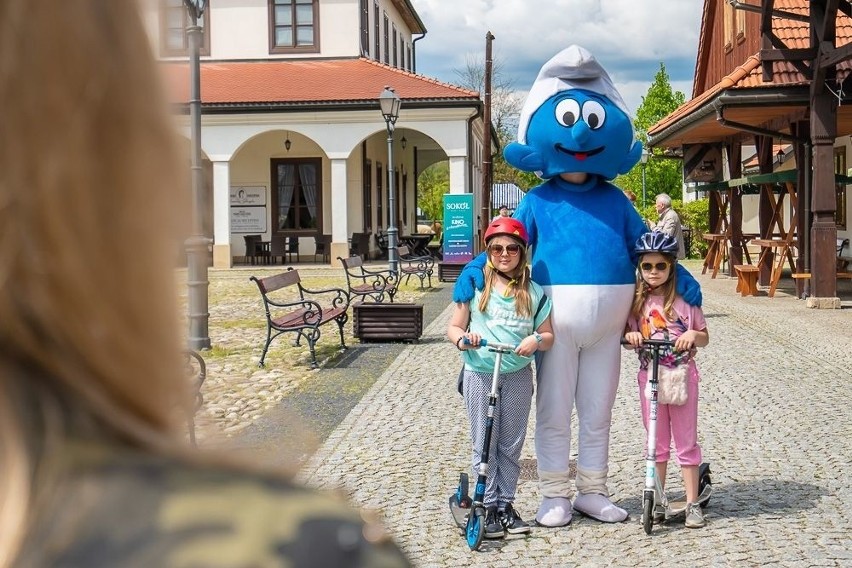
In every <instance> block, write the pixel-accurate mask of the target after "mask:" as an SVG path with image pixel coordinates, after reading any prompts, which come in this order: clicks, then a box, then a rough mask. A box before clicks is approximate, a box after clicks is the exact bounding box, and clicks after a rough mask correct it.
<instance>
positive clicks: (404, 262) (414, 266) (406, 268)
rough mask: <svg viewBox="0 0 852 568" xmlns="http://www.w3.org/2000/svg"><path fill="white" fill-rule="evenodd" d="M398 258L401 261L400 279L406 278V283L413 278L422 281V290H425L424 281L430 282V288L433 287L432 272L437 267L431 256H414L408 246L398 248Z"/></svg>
mask: <svg viewBox="0 0 852 568" xmlns="http://www.w3.org/2000/svg"><path fill="white" fill-rule="evenodd" d="M396 250H397V255H398V256H397V258H398V259H399V279H400V280H402V277H403V276H405V283H406V284H408V280H409V279H410V278H411V277H412V276H416V277H417V278H419V279H420V289H421V290H422V289H423V281H424V280H426V279H428V280H429V287H430V288H431V287H432V272H433V267H434V266H435V261H434V260H433V259H432V257H431V256H419V255H416V254H413V253H412V252H411V250H409V248H408V246H407V245H402V246H398V247H396Z"/></svg>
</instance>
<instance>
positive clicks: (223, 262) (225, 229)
mask: <svg viewBox="0 0 852 568" xmlns="http://www.w3.org/2000/svg"><path fill="white" fill-rule="evenodd" d="M230 188H231V164H230V162H229V161H228V160H216V161H214V162H213V267H214V268H230V267H231V265H232V258H233V257H232V255H231V203H230V194H231V191H230Z"/></svg>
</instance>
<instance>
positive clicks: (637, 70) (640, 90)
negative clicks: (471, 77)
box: [411, 0, 704, 112]
mask: <svg viewBox="0 0 852 568" xmlns="http://www.w3.org/2000/svg"><path fill="white" fill-rule="evenodd" d="M411 3H412V5H413V6H414V9H415V10H417V13H418V14H419V15H420V19H421V20H422V21H423V23H424V25H425V26H426V29H427V33H426V36H425V37H424V38H423V39H421V40H419V41H418V42H417V43H416V44H415V45H416V53H417V73H419V74H423V75H427V76H430V77H435V78H437V79H439V80H441V81H446V82H449V83H458V82H459V78H458V75H457V74H456V70H461V69H464V68H465V67H466V58H474V60H476V61H484V59H485V34H486V32H488V31H490V32H491V33H492V34H493V35H494V36H495V39H494V42H493V43H492V57H493V60H494V64H495V66H496V65H497V64H498V62H499V64H500V65H501V66H502V71H501V72H502V73H503V74H504V75H505V76H506V77H507V78H509V79H510V80H511V81H512V83H513V86H514V88H515V89H516V90H517V91H519V92H521V93H522V94H525V93H526V91H528V90H529V87H530V85H531V84H532V82H533V81H534V80H535V77H536V75H537V74H538V70H539V69H540V68H541V66H542V64H543V63H544V62H546V61H547V60H548V59H550V58H551V57H552V56H553V55H555V54H556V53H558V52H559V51H561V50H562V49H564V48H565V47H567V46H569V45H571V44H577V45H580V46H583V47H585V48H586V49H588V50H589V51H590V52H592V54H593V55H594V56H595V57H596V58H597V59H598V61H600V62H601V64H602V65H603V66H604V68H606V70H607V71H608V72H609V74H610V76H612V79H613V81H615V84H616V86H617V88H618V90H619V92H620V93H621V95H622V97H623V98H624V100H625V102H626V103H627V106H628V107H629V108H630V111H631V112H635V110H636V107H638V106H639V105H640V104H641V102H642V97H643V96H644V95H645V93H646V92H647V90H648V87H649V86H650V84H651V81H652V80H653V79H654V75H655V74H656V73H657V70H658V69H659V66H660V63H661V62H662V63H663V64H665V67H666V72H667V73H668V74H669V78H670V82H671V85H672V88H673V89H675V90H677V91H682V92H683V93H684V94H685V95H686V100H689V99H690V98H691V95H692V79H693V73H694V70H695V57H696V53H697V50H698V35H699V33H700V26H701V11H702V8H703V5H704V1H703V0H663V1H660V0H411Z"/></svg>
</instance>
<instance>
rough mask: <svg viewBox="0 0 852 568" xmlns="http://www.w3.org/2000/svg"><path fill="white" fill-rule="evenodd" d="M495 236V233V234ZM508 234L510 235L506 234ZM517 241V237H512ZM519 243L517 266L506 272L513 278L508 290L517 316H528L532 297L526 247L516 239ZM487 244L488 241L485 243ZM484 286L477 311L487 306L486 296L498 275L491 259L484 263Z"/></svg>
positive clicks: (488, 294) (489, 293) (530, 312)
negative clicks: (511, 295)
mask: <svg viewBox="0 0 852 568" xmlns="http://www.w3.org/2000/svg"><path fill="white" fill-rule="evenodd" d="M495 236H496V235H495ZM506 236H510V235H506ZM514 240H516V241H518V239H514ZM518 244H519V245H521V251H520V252H519V253H518V266H517V267H515V270H514V272H513V273H512V274H508V275H507V276H510V277H511V278H512V280H513V282H512V285H511V289H510V290H509V291H510V292H511V293H512V294H513V295H514V297H515V313H516V314H518V315H519V316H524V317H526V316H529V315H531V314H532V297H531V296H530V268H529V266H528V265H527V247H526V246H525V245H524V243H523V242H522V241H518ZM486 246H488V243H486ZM484 271H485V287H484V288H483V290H482V296H481V297H480V298H479V304H478V307H479V311H480V312H484V311H485V310H486V309H487V308H488V298H489V297H491V290H492V288H493V287H494V281H495V279H497V278H499V277H500V276H499V275H498V274H497V270H496V269H495V268H494V266H493V265H492V264H491V261H490V259H489V261H488V262H487V263H486V265H485V268H484Z"/></svg>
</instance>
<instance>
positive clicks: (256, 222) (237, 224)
mask: <svg viewBox="0 0 852 568" xmlns="http://www.w3.org/2000/svg"><path fill="white" fill-rule="evenodd" d="M231 232H232V233H250V234H259V233H265V232H266V207H231Z"/></svg>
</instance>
